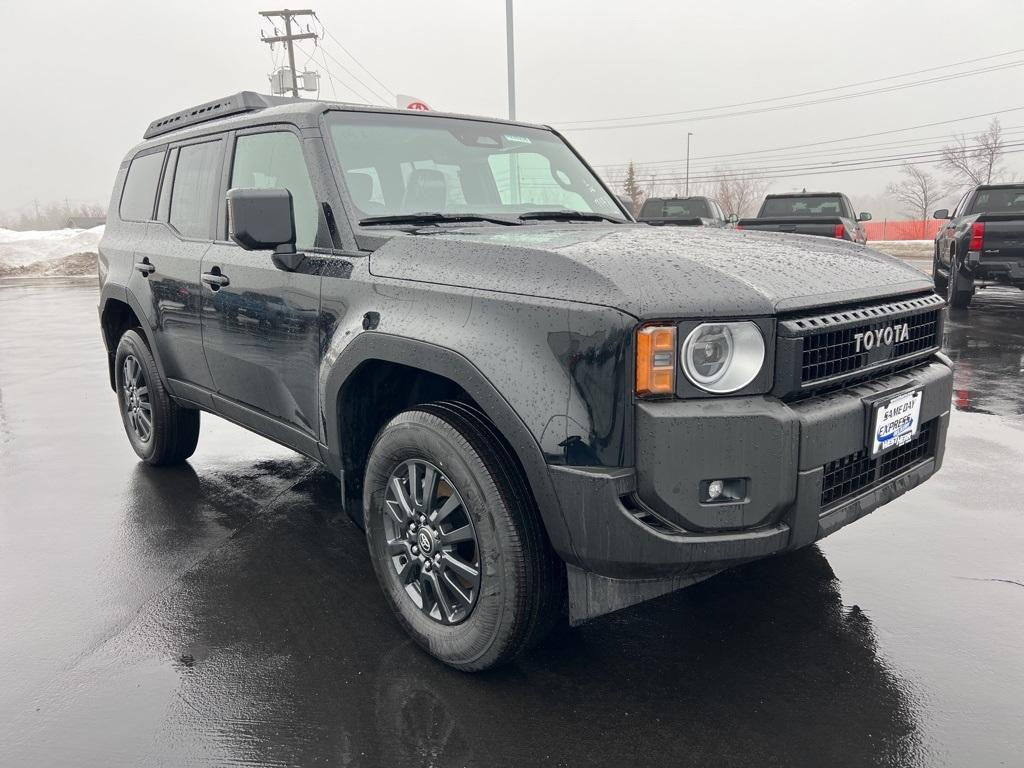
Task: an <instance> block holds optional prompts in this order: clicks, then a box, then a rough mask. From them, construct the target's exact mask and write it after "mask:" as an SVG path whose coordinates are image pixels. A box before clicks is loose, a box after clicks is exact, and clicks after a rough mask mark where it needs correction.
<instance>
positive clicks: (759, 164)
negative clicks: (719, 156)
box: [611, 126, 1024, 173]
mask: <svg viewBox="0 0 1024 768" xmlns="http://www.w3.org/2000/svg"><path fill="white" fill-rule="evenodd" d="M1020 133H1024V126H1008V127H1007V128H1006V129H1003V131H1002V135H1003V136H1004V137H1005V136H1015V135H1017V134H1020ZM929 138H930V139H943V140H944V141H942V142H940V143H936V142H935V141H924V140H917V139H911V140H903V141H898V142H885V143H881V144H865V145H861V146H858V147H843V148H841V149H835V150H831V149H830V150H816V151H813V152H803V153H794V154H788V155H773V156H771V157H763V158H759V159H757V160H755V161H754V162H752V163H745V164H744V165H743V168H742V170H744V171H752V170H758V169H759V168H764V167H771V165H770V164H771V163H784V162H798V161H806V162H813V161H815V160H817V161H820V162H824V161H825V159H826V158H827V159H829V161H830V162H831V163H837V162H845V161H847V160H856V159H859V158H860V157H863V155H861V154H860V153H861V152H863V151H864V150H882V151H885V150H886V149H887V148H888V149H889V150H892V151H896V150H902V151H905V152H912V151H914V150H917V149H928V150H936V149H937V150H940V151H941V149H942V148H943V147H945V146H946V144H947V143H948V138H949V137H948V136H935V137H929ZM893 145H896V146H893ZM765 164H768V165H765ZM692 165H696V166H697V167H698V168H699V169H703V170H706V169H708V168H716V167H719V166H720V164H719V163H717V162H715V161H712V160H706V161H704V162H702V163H697V164H692ZM634 166H635V167H638V168H643V169H645V170H651V164H646V163H634ZM682 168H683V164H682V163H678V162H674V163H672V164H671V165H661V166H658V167H657V168H655V169H654V170H656V171H658V172H670V173H671V172H679V173H682ZM611 170H612V172H614V171H616V170H618V171H619V172H621V171H622V170H623V166H613V167H611Z"/></svg>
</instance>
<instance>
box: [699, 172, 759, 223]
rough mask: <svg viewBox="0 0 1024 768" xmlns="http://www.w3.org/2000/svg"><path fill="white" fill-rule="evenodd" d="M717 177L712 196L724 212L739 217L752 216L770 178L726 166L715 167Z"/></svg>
mask: <svg viewBox="0 0 1024 768" xmlns="http://www.w3.org/2000/svg"><path fill="white" fill-rule="evenodd" d="M715 175H716V176H717V177H718V178H717V179H715V181H714V184H713V187H712V189H713V192H712V194H713V196H714V197H715V199H717V200H718V202H719V203H720V204H721V206H722V208H723V209H724V210H725V213H726V214H733V213H735V214H736V215H737V216H739V217H741V218H742V217H744V216H753V215H754V214H756V213H757V210H758V208H759V207H760V204H761V200H762V198H763V197H764V193H765V190H767V189H768V185H769V184H771V179H766V178H765V177H763V176H758V175H757V174H756V173H754V172H753V171H735V170H732V169H731V168H728V167H723V168H716V169H715Z"/></svg>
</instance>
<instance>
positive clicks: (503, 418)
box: [323, 331, 578, 562]
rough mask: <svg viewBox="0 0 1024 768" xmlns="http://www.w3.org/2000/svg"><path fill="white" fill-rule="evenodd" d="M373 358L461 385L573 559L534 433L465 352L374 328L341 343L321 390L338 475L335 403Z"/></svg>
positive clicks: (559, 547)
mask: <svg viewBox="0 0 1024 768" xmlns="http://www.w3.org/2000/svg"><path fill="white" fill-rule="evenodd" d="M373 360H378V361H382V362H388V363H396V364H399V365H406V366H409V367H411V368H418V369H420V370H423V371H427V372H428V373H432V374H435V375H437V376H441V377H443V378H446V379H449V380H451V381H453V382H454V383H455V384H457V385H459V386H460V387H461V388H462V389H464V390H465V391H466V393H467V394H469V396H470V397H471V398H473V400H474V402H475V403H476V404H477V405H478V406H479V407H480V409H481V410H482V411H483V412H484V414H485V415H486V416H487V418H489V419H490V420H491V422H493V423H494V425H495V427H497V429H498V431H499V432H501V434H502V435H503V436H504V437H505V440H507V441H508V444H509V446H510V447H511V449H512V451H513V452H514V453H515V455H516V457H517V458H518V459H519V463H520V464H521V465H522V467H523V470H524V472H525V474H526V481H527V483H528V484H529V486H530V490H531V491H532V492H533V497H534V499H535V500H536V502H537V508H538V510H539V511H540V514H541V518H542V520H543V522H544V526H545V528H546V529H547V533H548V537H549V538H550V539H551V543H552V546H554V548H555V551H556V552H558V553H559V555H561V556H562V557H563V559H566V560H568V561H570V562H576V561H577V559H578V558H577V557H576V554H575V552H574V551H573V548H572V543H571V538H570V535H569V529H568V527H567V526H566V524H565V518H564V516H563V515H562V510H561V507H560V505H559V503H558V496H557V495H556V493H555V488H554V484H553V482H552V480H551V475H550V472H549V470H548V465H547V462H545V461H544V455H543V453H542V452H541V449H540V445H539V444H538V442H537V440H536V438H535V437H534V436H533V434H532V433H531V432H530V430H529V429H528V428H527V426H526V424H525V423H524V422H523V420H522V419H521V418H520V417H519V415H518V414H517V413H516V412H515V410H514V409H513V408H512V406H511V405H510V404H509V402H508V401H507V400H506V399H505V398H504V397H503V396H502V395H501V393H500V392H499V391H498V390H497V389H496V388H495V387H494V385H493V384H491V382H490V381H489V380H488V379H487V377H486V376H484V374H483V373H482V372H481V371H480V370H479V369H478V368H477V367H476V366H475V365H473V363H472V362H470V361H469V360H468V359H467V358H466V357H464V356H463V355H461V354H460V353H458V352H456V351H455V350H452V349H449V348H447V347H441V346H438V345H436V344H431V343H429V342H425V341H419V340H416V339H410V338H406V337H404V336H393V335H391V334H387V333H381V332H376V331H374V332H368V333H362V334H360V335H359V336H357V337H356V338H355V339H354V340H353V341H352V342H351V343H350V344H349V345H348V346H347V347H346V348H345V349H344V351H343V352H342V353H341V355H340V356H339V357H338V359H337V360H336V361H335V363H334V365H333V367H332V368H331V370H330V373H329V374H328V375H327V378H326V383H325V385H324V391H323V398H324V399H323V406H324V420H325V438H326V440H325V442H326V449H327V457H326V458H327V464H328V466H329V467H330V468H331V469H332V470H333V471H335V472H336V473H337V474H338V475H339V476H343V472H342V467H343V463H342V457H341V455H340V452H341V449H340V446H341V434H342V431H343V429H344V425H343V424H342V423H341V413H340V411H339V407H338V405H339V400H340V397H341V390H342V387H343V386H344V384H345V382H346V381H347V380H348V379H349V377H350V376H352V374H353V373H355V372H356V371H357V370H358V369H359V367H360V366H361V365H362V364H363V363H366V362H369V361H373Z"/></svg>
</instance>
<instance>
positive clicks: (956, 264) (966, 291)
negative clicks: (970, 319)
mask: <svg viewBox="0 0 1024 768" xmlns="http://www.w3.org/2000/svg"><path fill="white" fill-rule="evenodd" d="M973 296H974V278H973V277H971V276H970V275H969V274H966V273H965V272H964V269H963V266H962V265H961V264H960V261H959V260H958V259H956V258H953V259H950V264H949V281H948V285H947V286H946V301H947V302H948V303H949V306H951V307H952V308H953V309H967V307H968V305H969V304H970V303H971V298H972V297H973Z"/></svg>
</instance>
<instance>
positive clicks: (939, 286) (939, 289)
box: [932, 249, 949, 296]
mask: <svg viewBox="0 0 1024 768" xmlns="http://www.w3.org/2000/svg"><path fill="white" fill-rule="evenodd" d="M932 282H933V283H935V292H936V293H937V294H939V295H940V296H945V295H946V293H947V292H948V291H949V274H948V273H945V272H943V271H942V270H941V269H940V267H939V252H938V250H937V249H936V251H935V256H934V257H933V259H932Z"/></svg>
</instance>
